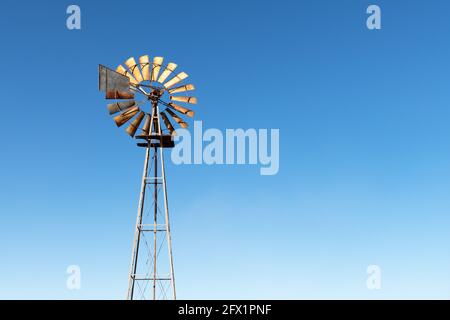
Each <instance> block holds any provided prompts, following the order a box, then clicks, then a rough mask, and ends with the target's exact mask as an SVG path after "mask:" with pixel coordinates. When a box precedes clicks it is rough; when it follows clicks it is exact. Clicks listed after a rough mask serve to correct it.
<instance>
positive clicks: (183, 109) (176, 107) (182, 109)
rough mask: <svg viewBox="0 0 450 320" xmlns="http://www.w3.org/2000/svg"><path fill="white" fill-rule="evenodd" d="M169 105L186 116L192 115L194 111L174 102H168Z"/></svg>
mask: <svg viewBox="0 0 450 320" xmlns="http://www.w3.org/2000/svg"><path fill="white" fill-rule="evenodd" d="M169 106H171V107H172V108H174V109H175V110H177V111H178V112H181V113H183V114H185V115H187V116H188V117H191V118H192V117H194V111H192V110H189V109H188V108H184V107H182V106H179V105H177V104H175V103H169Z"/></svg>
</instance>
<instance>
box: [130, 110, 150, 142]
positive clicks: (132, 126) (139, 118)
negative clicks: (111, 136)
mask: <svg viewBox="0 0 450 320" xmlns="http://www.w3.org/2000/svg"><path fill="white" fill-rule="evenodd" d="M144 116H145V113H144V112H142V111H141V112H140V113H139V114H138V115H137V117H136V118H135V119H134V120H133V121H132V122H131V123H130V125H129V126H128V128H127V130H126V132H127V133H128V134H129V135H130V136H131V137H134V135H135V133H136V131H137V129H138V128H139V125H140V124H141V122H142V119H144Z"/></svg>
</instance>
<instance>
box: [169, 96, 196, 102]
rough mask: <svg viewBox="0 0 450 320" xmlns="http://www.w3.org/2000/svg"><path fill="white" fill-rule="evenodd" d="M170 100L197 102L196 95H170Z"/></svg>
mask: <svg viewBox="0 0 450 320" xmlns="http://www.w3.org/2000/svg"><path fill="white" fill-rule="evenodd" d="M170 100H173V101H179V102H186V103H190V104H197V98H196V97H177V96H170Z"/></svg>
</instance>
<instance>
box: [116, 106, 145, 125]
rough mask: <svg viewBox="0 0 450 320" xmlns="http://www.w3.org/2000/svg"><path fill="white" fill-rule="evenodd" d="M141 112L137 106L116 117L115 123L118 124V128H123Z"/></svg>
mask: <svg viewBox="0 0 450 320" xmlns="http://www.w3.org/2000/svg"><path fill="white" fill-rule="evenodd" d="M139 110H140V109H139V107H138V106H135V107H132V108H130V109H128V110H125V111H124V112H122V113H121V114H119V115H118V116H116V117H114V121H115V122H116V125H117V126H118V127H120V126H122V125H123V124H124V123H125V122H127V121H128V120H130V119H131V118H133V117H134V116H135V114H136V113H138V112H139Z"/></svg>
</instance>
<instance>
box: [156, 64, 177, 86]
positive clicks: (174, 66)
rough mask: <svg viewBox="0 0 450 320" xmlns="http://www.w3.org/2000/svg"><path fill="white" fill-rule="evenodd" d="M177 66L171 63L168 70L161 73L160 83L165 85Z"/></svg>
mask: <svg viewBox="0 0 450 320" xmlns="http://www.w3.org/2000/svg"><path fill="white" fill-rule="evenodd" d="M176 67H177V65H176V64H175V63H172V62H169V64H168V65H167V67H166V69H164V71H163V72H162V73H161V75H160V76H159V78H158V82H159V83H163V82H164V81H166V79H167V78H168V77H169V76H170V74H171V73H172V72H173V71H174V70H175V69H176Z"/></svg>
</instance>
